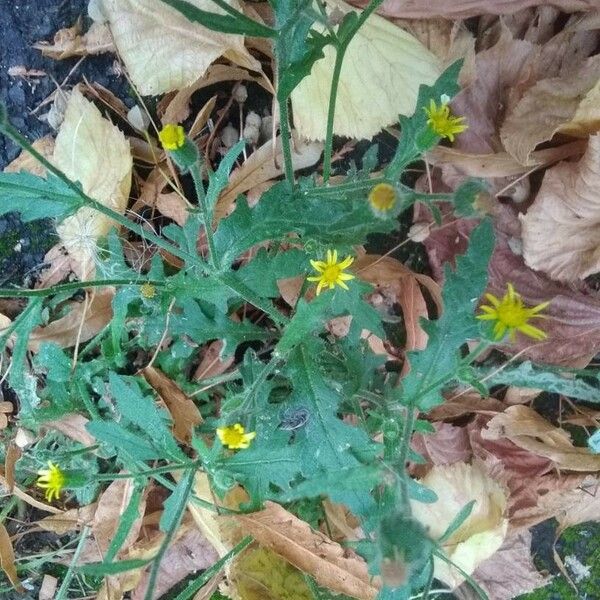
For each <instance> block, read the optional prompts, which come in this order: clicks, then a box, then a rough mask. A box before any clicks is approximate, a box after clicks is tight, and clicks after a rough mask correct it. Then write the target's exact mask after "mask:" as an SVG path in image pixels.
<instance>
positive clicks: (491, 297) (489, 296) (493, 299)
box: [482, 294, 500, 308]
mask: <svg viewBox="0 0 600 600" xmlns="http://www.w3.org/2000/svg"><path fill="white" fill-rule="evenodd" d="M485 297H486V298H487V300H488V302H489V303H490V304H491V305H492V306H494V307H496V308H498V307H499V306H500V300H499V299H498V298H496V296H494V295H493V294H486V295H485ZM482 308H483V307H482Z"/></svg>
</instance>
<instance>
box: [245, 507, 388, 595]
mask: <svg viewBox="0 0 600 600" xmlns="http://www.w3.org/2000/svg"><path fill="white" fill-rule="evenodd" d="M265 507H266V508H265V509H264V510H262V511H260V512H256V513H252V514H249V515H244V516H238V517H236V519H237V521H238V523H239V524H240V526H241V528H242V529H243V530H244V532H245V533H248V534H250V535H252V537H253V538H254V539H255V540H256V541H257V542H258V543H259V544H260V545H261V546H264V547H266V548H269V549H271V550H273V551H274V552H275V553H277V554H279V555H280V556H283V557H284V558H285V559H286V560H287V561H288V562H290V563H291V564H292V565H294V566H295V567H296V568H298V569H300V570H301V571H303V572H305V573H309V574H310V575H312V576H313V577H314V578H315V580H316V581H317V583H318V584H319V585H321V586H324V587H326V588H328V589H330V590H332V591H334V592H339V593H343V594H347V595H349V596H352V597H354V598H359V599H361V600H372V599H374V598H375V597H376V596H377V593H378V589H377V587H375V585H373V584H372V583H371V579H370V577H369V573H368V569H367V564H366V563H365V562H364V560H363V559H362V558H360V557H359V556H358V555H356V554H354V552H352V551H351V550H350V549H348V548H346V549H344V548H342V547H341V546H340V545H339V544H337V543H335V542H332V541H331V540H330V539H329V538H328V537H326V536H325V535H323V534H322V533H320V532H317V531H313V530H312V529H311V528H310V527H309V526H308V525H307V524H306V523H305V522H304V521H301V520H300V519H298V518H297V517H295V516H294V515H293V514H292V513H290V512H288V511H287V510H285V509H284V508H283V507H281V506H279V505H278V504H275V503H273V502H266V503H265Z"/></svg>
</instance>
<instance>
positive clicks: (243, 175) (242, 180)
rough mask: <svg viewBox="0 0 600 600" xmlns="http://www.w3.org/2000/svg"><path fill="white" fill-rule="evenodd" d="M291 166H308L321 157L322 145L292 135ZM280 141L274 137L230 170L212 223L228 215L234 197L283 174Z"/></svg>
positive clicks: (298, 167)
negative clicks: (239, 165)
mask: <svg viewBox="0 0 600 600" xmlns="http://www.w3.org/2000/svg"><path fill="white" fill-rule="evenodd" d="M292 142H293V143H292V165H293V167H294V170H295V171H298V170H300V169H306V168H307V167H312V166H313V165H315V164H316V163H317V162H318V160H319V159H320V158H321V153H322V152H323V144H320V143H317V142H312V143H308V142H303V141H301V140H300V139H299V138H298V136H297V135H296V134H295V132H292ZM283 168H284V167H283V155H282V152H281V139H280V138H279V137H278V138H277V139H276V140H275V147H273V140H269V141H268V142H266V143H264V144H263V145H262V146H260V148H257V149H256V150H255V151H254V152H253V153H252V154H251V155H250V156H249V157H248V160H246V161H245V162H244V164H243V165H242V166H241V167H238V168H236V169H234V170H233V172H232V173H231V176H230V177H229V182H228V184H227V186H226V187H225V189H224V190H223V191H222V192H221V195H220V196H219V199H218V200H217V204H216V207H215V221H216V222H218V221H220V220H221V219H222V218H223V217H224V216H225V215H227V214H228V213H229V211H230V210H231V207H232V206H233V203H234V202H235V200H236V198H237V197H238V196H239V195H240V194H243V193H245V192H247V191H248V190H250V189H252V188H254V187H256V186H257V185H260V184H262V183H265V182H266V181H269V180H271V179H275V178H277V177H279V176H280V175H282V174H283Z"/></svg>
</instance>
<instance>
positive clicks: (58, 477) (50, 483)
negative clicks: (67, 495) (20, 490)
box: [36, 462, 67, 502]
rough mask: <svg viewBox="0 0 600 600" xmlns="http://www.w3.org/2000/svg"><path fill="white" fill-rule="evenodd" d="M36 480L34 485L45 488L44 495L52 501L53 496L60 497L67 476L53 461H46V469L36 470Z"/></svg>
mask: <svg viewBox="0 0 600 600" xmlns="http://www.w3.org/2000/svg"><path fill="white" fill-rule="evenodd" d="M38 475H39V477H38V480H37V482H36V485H37V486H38V487H39V488H42V489H43V490H46V493H45V496H46V500H47V501H48V502H52V499H53V498H56V499H57V500H58V498H59V497H60V493H61V491H62V489H63V488H64V487H65V483H66V481H67V477H66V475H65V474H64V472H63V471H61V470H60V468H59V467H57V466H56V465H55V464H54V463H52V462H48V468H47V469H41V470H40V471H38Z"/></svg>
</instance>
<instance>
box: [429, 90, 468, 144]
mask: <svg viewBox="0 0 600 600" xmlns="http://www.w3.org/2000/svg"><path fill="white" fill-rule="evenodd" d="M423 110H424V111H425V113H426V114H427V117H428V118H427V125H429V127H431V129H432V130H433V132H434V133H437V135H439V136H440V137H443V138H448V139H449V140H450V141H451V142H453V141H454V135H455V134H457V133H462V132H463V131H464V130H465V129H467V128H468V127H469V126H468V125H467V124H466V123H463V121H464V120H465V117H453V116H452V115H451V114H450V107H449V106H448V103H447V102H445V101H444V100H443V99H442V102H441V104H440V105H439V106H438V105H437V104H436V103H435V101H434V100H433V99H432V100H430V101H429V108H427V107H423Z"/></svg>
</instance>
